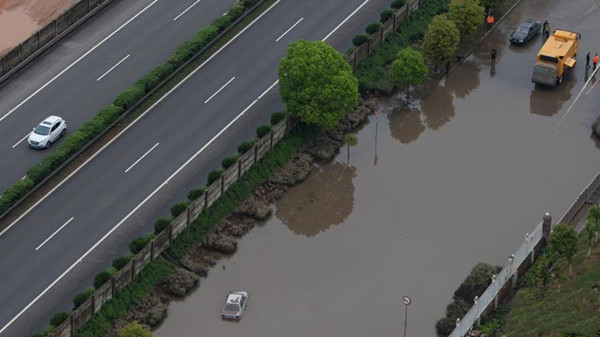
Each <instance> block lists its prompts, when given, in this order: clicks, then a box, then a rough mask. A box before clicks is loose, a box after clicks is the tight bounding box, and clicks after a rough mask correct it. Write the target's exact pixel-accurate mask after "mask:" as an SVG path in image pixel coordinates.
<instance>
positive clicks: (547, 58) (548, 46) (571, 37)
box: [531, 30, 579, 86]
mask: <svg viewBox="0 0 600 337" xmlns="http://www.w3.org/2000/svg"><path fill="white" fill-rule="evenodd" d="M578 41H579V34H578V33H574V32H569V31H566V30H555V31H554V33H552V35H550V37H549V38H548V40H546V43H544V45H543V46H542V48H541V49H540V51H539V52H538V53H537V57H536V63H535V66H534V67H533V76H532V77H531V80H532V81H533V82H534V83H538V84H543V85H547V86H555V85H557V84H560V83H562V81H563V79H564V77H565V74H566V73H567V72H568V71H569V69H572V68H573V67H574V66H575V56H577V45H578Z"/></svg>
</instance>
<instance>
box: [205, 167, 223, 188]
mask: <svg viewBox="0 0 600 337" xmlns="http://www.w3.org/2000/svg"><path fill="white" fill-rule="evenodd" d="M223 172H225V170H223V169H216V170H212V171H210V172H208V183H207V185H210V184H212V183H214V182H215V181H217V179H219V178H221V176H222V175H223Z"/></svg>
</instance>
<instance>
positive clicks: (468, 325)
mask: <svg viewBox="0 0 600 337" xmlns="http://www.w3.org/2000/svg"><path fill="white" fill-rule="evenodd" d="M599 195H600V172H598V173H597V174H596V176H595V177H594V179H593V180H592V181H591V182H590V183H589V184H588V185H587V186H586V187H585V188H584V189H583V191H582V192H581V193H580V194H579V196H578V197H577V198H576V199H575V201H574V202H573V203H572V204H571V206H570V207H569V209H567V211H566V212H565V214H564V215H563V216H562V217H561V218H560V220H559V221H558V223H562V224H567V225H570V226H576V225H577V223H576V221H575V220H576V216H577V214H578V213H579V212H580V211H582V210H583V209H584V206H586V204H592V203H593V202H595V201H596V200H597V199H598V196H599ZM551 228H552V218H550V215H549V214H546V215H545V216H544V218H543V221H542V222H541V223H540V224H538V225H537V227H535V229H534V230H533V232H531V234H530V233H526V234H525V238H524V241H523V243H522V244H521V246H520V247H519V248H518V249H517V251H516V252H515V253H514V254H512V255H511V257H510V258H509V260H508V263H507V264H506V265H504V267H503V268H502V270H501V271H500V273H499V274H498V275H494V277H493V279H492V283H491V284H490V286H489V287H488V288H487V289H486V290H485V291H484V292H483V294H482V295H481V297H479V298H475V304H474V305H473V306H472V307H471V309H470V310H469V311H468V312H467V314H465V316H464V317H463V318H462V319H460V320H458V321H457V322H456V328H455V329H454V331H452V333H451V334H450V337H463V336H465V335H467V334H468V333H469V331H471V330H472V329H473V328H474V327H476V326H477V325H479V324H480V321H481V318H482V317H486V316H488V315H490V314H491V313H492V312H493V311H494V310H495V309H496V308H497V307H498V304H499V303H501V302H502V301H503V300H506V299H507V298H508V295H509V294H510V292H511V289H512V288H513V287H515V286H516V284H517V279H518V278H519V277H521V276H522V275H523V274H524V273H525V272H526V271H527V270H528V269H529V267H531V265H533V263H534V261H535V258H536V257H537V256H538V255H539V253H540V251H541V248H542V247H543V246H544V245H545V241H546V240H545V239H546V238H547V237H548V235H550V231H551ZM577 230H578V231H580V230H581V228H578V229H577Z"/></svg>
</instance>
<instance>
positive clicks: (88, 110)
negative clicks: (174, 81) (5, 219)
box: [0, 0, 235, 191]
mask: <svg viewBox="0 0 600 337" xmlns="http://www.w3.org/2000/svg"><path fill="white" fill-rule="evenodd" d="M234 2H235V0H225V1H223V0H202V1H197V0H177V1H164V0H134V1H130V0H128V1H117V2H115V4H113V5H111V6H109V7H108V8H107V9H105V10H104V11H102V12H101V13H99V14H98V15H97V16H96V17H94V18H93V19H92V20H91V21H90V22H88V23H86V24H85V25H84V26H83V27H82V28H80V29H79V30H77V31H76V32H75V33H73V34H71V35H69V36H68V37H67V38H66V39H65V40H64V41H62V42H61V43H60V44H58V45H57V46H55V47H54V48H52V49H51V50H50V51H49V52H46V53H45V54H44V55H43V56H42V57H41V58H40V59H38V60H36V61H34V63H33V64H32V65H31V66H29V67H27V68H26V69H25V70H23V71H21V72H20V73H18V74H17V75H16V76H15V77H13V78H12V79H11V80H10V81H8V82H7V83H6V84H4V85H3V86H2V87H0V134H1V135H2V141H1V142H0V158H2V160H1V161H0V172H2V174H1V175H0V191H1V190H4V189H5V188H6V187H7V186H9V185H10V184H12V183H13V182H15V181H17V180H18V179H19V178H21V177H22V176H23V175H24V174H25V171H26V170H27V169H28V168H29V167H31V166H32V165H34V164H35V163H38V162H39V161H40V160H41V159H42V158H43V156H45V155H46V154H48V153H49V152H50V151H52V150H53V148H56V145H57V144H58V143H60V141H62V139H61V140H60V141H59V142H57V144H54V146H53V148H51V149H49V150H43V151H36V150H33V149H30V148H29V147H28V146H27V140H26V139H25V138H26V137H27V136H28V135H29V133H30V132H31V129H32V127H34V126H35V125H37V124H38V123H39V122H41V121H42V120H43V119H44V118H46V117H48V116H49V115H53V114H54V115H58V116H61V117H63V118H64V119H65V120H66V121H67V125H68V127H69V130H68V132H73V130H75V129H76V128H77V127H78V126H79V125H81V124H82V123H83V122H85V121H87V120H88V119H90V118H91V116H93V115H94V114H96V113H97V112H98V111H99V110H100V109H101V108H102V107H104V106H105V105H107V104H110V103H111V102H112V101H113V100H114V98H115V97H116V96H117V95H118V94H119V92H121V91H122V90H123V89H125V88H127V87H128V86H130V85H131V84H133V83H135V81H137V80H138V79H139V78H140V77H142V76H143V75H145V74H146V73H147V72H148V71H149V70H151V69H153V68H154V67H155V66H157V65H159V64H160V63H161V62H162V61H164V60H165V59H166V58H167V57H168V56H169V55H170V54H171V52H172V51H173V50H174V49H175V48H176V47H177V46H179V45H180V44H181V43H182V42H183V41H185V40H186V39H188V38H189V37H191V36H192V35H193V34H194V33H196V32H197V31H198V30H199V29H200V28H201V27H203V26H205V25H207V24H209V23H210V22H212V20H213V19H215V18H217V17H219V16H221V15H222V14H223V13H224V12H225V11H226V10H227V9H228V8H229V7H230V6H231V5H232V4H233V3H234Z"/></svg>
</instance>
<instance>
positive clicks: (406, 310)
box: [402, 296, 412, 337]
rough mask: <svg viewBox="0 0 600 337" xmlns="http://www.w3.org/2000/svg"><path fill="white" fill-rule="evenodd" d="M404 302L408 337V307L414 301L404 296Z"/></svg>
mask: <svg viewBox="0 0 600 337" xmlns="http://www.w3.org/2000/svg"><path fill="white" fill-rule="evenodd" d="M402 302H404V337H406V326H407V324H408V306H409V305H410V303H411V302H412V301H411V299H410V297H408V296H402Z"/></svg>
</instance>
